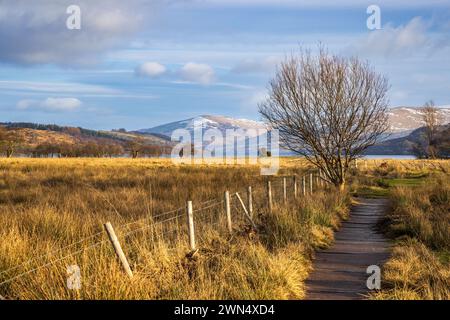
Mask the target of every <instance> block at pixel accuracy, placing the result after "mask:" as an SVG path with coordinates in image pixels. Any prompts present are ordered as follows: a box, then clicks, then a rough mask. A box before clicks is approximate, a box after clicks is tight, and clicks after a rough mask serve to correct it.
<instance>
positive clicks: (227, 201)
mask: <svg viewBox="0 0 450 320" xmlns="http://www.w3.org/2000/svg"><path fill="white" fill-rule="evenodd" d="M225 213H226V214H227V227H228V232H230V233H232V232H233V225H232V224H231V207H230V192H228V191H225Z"/></svg>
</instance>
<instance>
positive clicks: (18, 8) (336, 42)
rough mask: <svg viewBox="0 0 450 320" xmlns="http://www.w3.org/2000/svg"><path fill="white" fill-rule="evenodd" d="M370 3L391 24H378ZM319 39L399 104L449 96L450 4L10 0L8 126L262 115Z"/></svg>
mask: <svg viewBox="0 0 450 320" xmlns="http://www.w3.org/2000/svg"><path fill="white" fill-rule="evenodd" d="M337 3H338V4H337ZM371 4H376V5H378V6H379V7H380V9H381V29H380V30H369V29H368V28H367V23H366V21H367V18H368V17H369V14H367V7H368V6H369V5H371ZM70 5H78V6H79V7H80V9H81V29H80V30H77V29H74V30H70V29H68V28H67V26H66V20H67V19H68V17H69V14H67V13H66V10H67V7H69V6H70ZM318 43H322V44H323V45H325V46H327V47H328V49H329V51H331V52H333V53H336V54H340V55H346V56H352V55H356V56H358V57H360V58H362V59H367V60H369V61H370V62H371V64H372V65H373V67H374V68H375V69H376V70H377V71H379V72H380V73H383V74H385V75H387V76H388V78H389V80H390V84H391V90H390V92H389V95H390V101H391V105H392V106H400V105H407V106H418V105H421V104H423V103H424V102H425V101H426V100H429V99H434V101H435V103H436V104H438V105H449V104H450V58H449V57H450V1H448V0H445V1H443V0H430V1H423V0H409V1H406V0H398V1H388V0H379V1H376V0H371V1H366V0H343V1H339V2H338V1H331V0H324V1H320V0H315V1H303V0H297V1H295V0H240V1H238V0H190V1H189V0H188V1H181V0H180V1H178V0H165V1H164V0H154V1H151V0H149V1H144V0H127V1H122V0H96V1H89V0H70V1H66V0H35V1H27V0H0V96H1V99H0V122H4V121H26V122H38V123H56V124H60V125H76V126H83V127H87V128H94V129H111V128H119V127H124V128H127V129H141V128H148V127H152V126H155V125H158V124H162V123H165V122H169V121H176V120H181V119H186V118H189V117H193V116H197V115H201V114H221V115H226V116H232V117H236V118H249V119H255V120H256V119H258V118H259V116H258V113H257V103H258V101H261V99H264V96H265V92H266V87H267V83H268V81H269V80H270V79H271V77H272V76H273V74H274V69H275V66H276V65H277V63H278V62H279V61H281V60H282V59H283V58H284V57H285V56H286V55H287V54H291V53H292V52H295V51H296V50H298V48H299V47H300V46H304V47H308V48H312V49H314V48H316V47H317V45H318Z"/></svg>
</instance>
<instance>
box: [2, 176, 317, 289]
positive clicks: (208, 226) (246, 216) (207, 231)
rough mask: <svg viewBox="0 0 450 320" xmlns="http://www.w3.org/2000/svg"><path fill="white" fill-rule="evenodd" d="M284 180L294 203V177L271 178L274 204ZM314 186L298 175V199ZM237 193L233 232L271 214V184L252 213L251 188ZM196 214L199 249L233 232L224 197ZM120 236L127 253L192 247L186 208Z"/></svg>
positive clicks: (94, 244) (39, 263) (262, 188)
mask: <svg viewBox="0 0 450 320" xmlns="http://www.w3.org/2000/svg"><path fill="white" fill-rule="evenodd" d="M283 178H286V196H287V198H288V199H287V200H289V201H290V200H291V199H292V198H293V197H294V196H293V189H294V179H293V177H292V176H290V177H277V179H276V180H275V179H271V180H270V181H271V192H272V201H273V204H274V205H279V204H283V203H285V200H284V187H285V185H284V180H283ZM316 179H317V176H316V175H314V176H313V181H312V183H313V186H314V187H315V188H317V187H320V184H319V183H318V182H317V180H316ZM267 181H268V180H267ZM304 182H305V183H306V185H305V186H304V185H303V183H304ZM310 187H311V180H310V174H309V172H307V173H305V174H304V175H303V176H297V196H298V197H302V196H303V190H306V193H307V194H308V193H309V191H310ZM236 191H237V192H234V193H232V194H230V207H231V208H230V209H231V221H232V227H233V229H242V228H244V227H245V226H249V225H252V224H253V225H254V222H253V220H252V219H255V218H256V217H257V216H258V215H260V214H262V213H264V212H267V211H268V187H267V182H265V183H259V184H257V185H255V186H252V190H251V198H252V202H251V207H252V210H251V211H250V201H249V197H250V196H249V189H248V188H240V189H238V190H236ZM237 194H239V196H240V198H241V200H242V203H241V201H239V199H238V197H237ZM244 207H245V209H244ZM246 211H247V213H246ZM193 215H194V226H195V237H196V243H197V246H205V245H207V241H208V239H211V237H210V236H211V235H214V234H216V235H220V234H225V233H228V232H229V231H228V228H227V215H226V209H225V199H224V197H221V198H214V199H209V200H207V201H204V202H201V203H198V204H195V203H194V206H193ZM116 227H117V226H116ZM116 233H117V236H118V238H119V239H120V241H121V243H122V246H123V247H124V249H125V251H126V252H132V251H133V248H134V247H136V246H143V245H145V244H148V245H149V248H150V250H153V249H155V248H157V247H159V246H164V247H165V248H166V249H167V250H169V251H172V250H175V249H177V248H179V247H180V246H183V247H186V248H188V246H189V245H188V244H189V239H188V223H187V214H186V208H185V207H179V208H177V209H173V210H170V211H166V212H162V213H158V214H155V215H147V216H145V217H143V218H140V219H137V220H134V221H130V222H128V223H126V224H123V225H120V226H118V227H117V230H116ZM104 234H105V232H104V231H101V232H97V233H94V234H92V235H89V236H87V237H84V238H82V239H80V240H78V241H76V242H74V243H72V244H69V245H67V246H64V247H61V248H58V249H55V250H51V251H49V252H47V253H45V254H43V255H39V256H36V257H32V258H31V259H29V260H27V261H25V262H23V263H21V264H19V265H16V266H13V267H11V268H9V269H7V270H3V271H0V287H1V286H3V285H5V284H8V283H11V282H12V281H14V280H17V279H19V278H21V277H23V276H26V275H29V274H31V273H33V272H35V271H38V270H41V269H43V268H47V267H50V266H52V265H54V264H56V263H57V262H61V261H64V260H66V259H68V258H70V257H74V256H76V255H77V254H80V253H83V252H85V251H88V250H90V249H94V248H98V247H99V246H100V245H102V244H104V243H106V242H107V241H108V239H101V240H100V239H99V238H101V237H102V235H104ZM149 240H150V241H149ZM77 245H79V246H81V245H83V248H81V249H77V250H75V251H72V252H69V253H68V254H66V255H63V256H60V257H57V258H55V256H56V255H57V254H60V253H62V252H63V251H66V250H68V249H72V248H74V247H76V246H77ZM33 264H34V266H33ZM25 267H28V268H26V270H25V271H22V272H19V273H17V274H16V275H14V276H12V277H8V278H6V279H5V280H3V281H1V278H3V277H4V276H5V275H7V276H9V275H10V273H12V272H14V271H17V270H20V269H25Z"/></svg>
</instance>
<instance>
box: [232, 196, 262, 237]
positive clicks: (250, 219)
mask: <svg viewBox="0 0 450 320" xmlns="http://www.w3.org/2000/svg"><path fill="white" fill-rule="evenodd" d="M236 198H237V199H238V200H239V203H240V204H241V206H242V209H244V215H245V217H246V218H247V220H248V221H249V222H250V223H251V224H252V226H253V228H255V230H256V229H258V227H257V226H256V224H255V223H254V222H253V220H252V218H251V217H250V215H249V214H248V211H247V208H245V204H244V201H242V198H241V196H240V195H239V193H237V192H236Z"/></svg>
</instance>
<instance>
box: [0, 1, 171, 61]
mask: <svg viewBox="0 0 450 320" xmlns="http://www.w3.org/2000/svg"><path fill="white" fill-rule="evenodd" d="M163 1H164V0H154V1H145V0H128V1H121V0H96V1H89V0H77V1H76V4H77V5H78V6H80V9H81V29H80V30H69V29H67V27H66V19H67V18H68V17H69V15H68V14H67V13H66V8H67V7H68V6H69V5H72V4H73V1H72V0H59V1H54V0H39V1H28V0H15V1H1V2H0V62H7V63H17V64H60V65H70V66H76V65H85V64H92V63H95V62H97V61H98V59H99V58H100V57H101V55H102V54H103V53H105V52H107V51H109V50H111V49H113V48H116V47H117V46H119V45H120V44H123V43H128V42H129V41H130V40H131V38H132V37H133V36H134V35H135V34H136V33H137V32H138V31H139V30H141V29H142V28H145V25H146V24H147V23H151V21H152V20H153V16H154V15H155V14H156V13H157V12H158V10H157V9H158V7H159V4H160V3H162V2H163ZM18 39H20V41H18ZM12 43H14V45H11V44H12Z"/></svg>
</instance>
